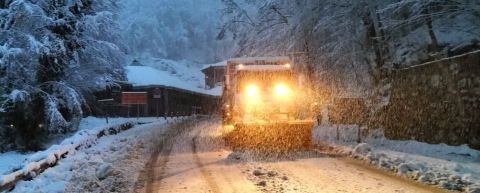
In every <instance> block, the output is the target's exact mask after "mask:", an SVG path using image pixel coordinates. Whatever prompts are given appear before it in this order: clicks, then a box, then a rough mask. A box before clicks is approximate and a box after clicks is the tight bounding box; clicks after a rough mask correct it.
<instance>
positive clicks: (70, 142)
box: [0, 122, 141, 192]
mask: <svg viewBox="0 0 480 193" xmlns="http://www.w3.org/2000/svg"><path fill="white" fill-rule="evenodd" d="M136 124H141V123H132V122H128V123H124V124H121V125H117V126H111V127H107V128H97V129H93V130H81V131H79V132H77V133H76V134H75V135H74V136H72V137H70V138H68V139H65V140H64V141H63V142H62V143H61V144H60V145H54V146H52V147H50V148H49V149H47V150H45V151H42V152H37V153H36V154H34V155H32V156H31V157H29V158H28V159H27V161H26V163H25V164H23V166H22V167H19V168H16V169H15V171H13V172H12V173H10V174H8V175H1V176H0V192H1V191H4V190H7V189H10V188H12V187H13V186H14V185H15V183H17V182H19V181H22V180H29V179H32V178H34V177H35V176H37V175H38V174H40V173H42V172H43V171H45V170H46V169H48V168H50V167H53V166H55V165H56V164H57V162H58V161H59V160H61V159H63V158H65V157H66V156H67V155H68V154H69V153H74V152H75V151H76V150H79V149H80V148H89V147H91V146H92V145H95V144H96V142H97V140H98V139H99V138H101V137H102V136H104V135H114V134H117V133H119V132H121V131H125V130H128V129H130V128H132V127H133V126H134V125H136Z"/></svg>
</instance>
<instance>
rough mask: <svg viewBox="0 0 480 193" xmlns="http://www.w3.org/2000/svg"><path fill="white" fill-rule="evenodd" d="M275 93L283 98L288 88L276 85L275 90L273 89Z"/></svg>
mask: <svg viewBox="0 0 480 193" xmlns="http://www.w3.org/2000/svg"><path fill="white" fill-rule="evenodd" d="M275 92H277V94H278V95H280V96H283V95H286V94H287V93H288V88H287V87H286V86H285V85H278V86H277V88H275Z"/></svg>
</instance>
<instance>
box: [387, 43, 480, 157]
mask: <svg viewBox="0 0 480 193" xmlns="http://www.w3.org/2000/svg"><path fill="white" fill-rule="evenodd" d="M392 82H393V83H392V93H391V95H390V102H389V104H388V105H387V106H386V107H385V109H384V110H385V111H384V112H383V113H382V114H381V122H382V124H383V125H384V127H385V136H386V137H387V138H389V139H396V140H410V139H412V140H417V141H421V142H427V143H434V144H437V143H446V144H449V145H461V144H469V145H470V146H471V147H472V148H476V149H480V52H477V53H473V54H468V55H464V56H460V57H455V58H451V59H446V60H441V61H437V62H432V63H427V64H424V65H421V66H417V67H411V68H408V69H402V70H397V71H395V72H394V75H393V77H392Z"/></svg>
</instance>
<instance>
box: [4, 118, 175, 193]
mask: <svg viewBox="0 0 480 193" xmlns="http://www.w3.org/2000/svg"><path fill="white" fill-rule="evenodd" d="M174 120H175V119H174ZM165 123H166V121H165V120H163V119H160V120H159V121H158V122H154V123H148V124H143V125H138V126H135V127H134V128H132V129H129V130H127V131H124V132H121V133H119V134H117V135H108V136H105V137H102V139H101V140H98V141H96V145H95V146H93V147H91V148H88V149H79V150H78V151H76V152H75V153H74V154H68V156H67V157H66V158H65V159H62V160H60V161H59V162H58V165H57V166H55V167H53V168H50V169H48V170H46V171H45V172H43V173H42V174H40V175H38V176H36V177H35V178H34V179H33V180H31V181H21V182H18V183H17V184H16V185H15V188H14V189H13V190H12V191H11V192H14V193H16V192H131V190H130V189H131V188H132V187H135V186H134V185H133V184H134V183H135V181H136V180H137V177H138V174H137V172H138V171H140V170H141V168H142V167H143V166H144V165H145V162H146V161H147V160H148V154H149V153H150V151H149V150H148V148H146V147H145V146H146V143H148V138H149V137H153V136H151V135H152V134H153V133H155V132H162V131H163V129H162V128H164V127H163V126H161V125H163V124H165Z"/></svg>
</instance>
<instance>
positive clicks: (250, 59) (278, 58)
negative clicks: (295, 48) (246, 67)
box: [228, 56, 290, 62]
mask: <svg viewBox="0 0 480 193" xmlns="http://www.w3.org/2000/svg"><path fill="white" fill-rule="evenodd" d="M257 60H264V61H265V62H275V61H289V60H290V57H288V56H275V57H248V58H232V59H230V60H228V61H229V62H255V61H257Z"/></svg>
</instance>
